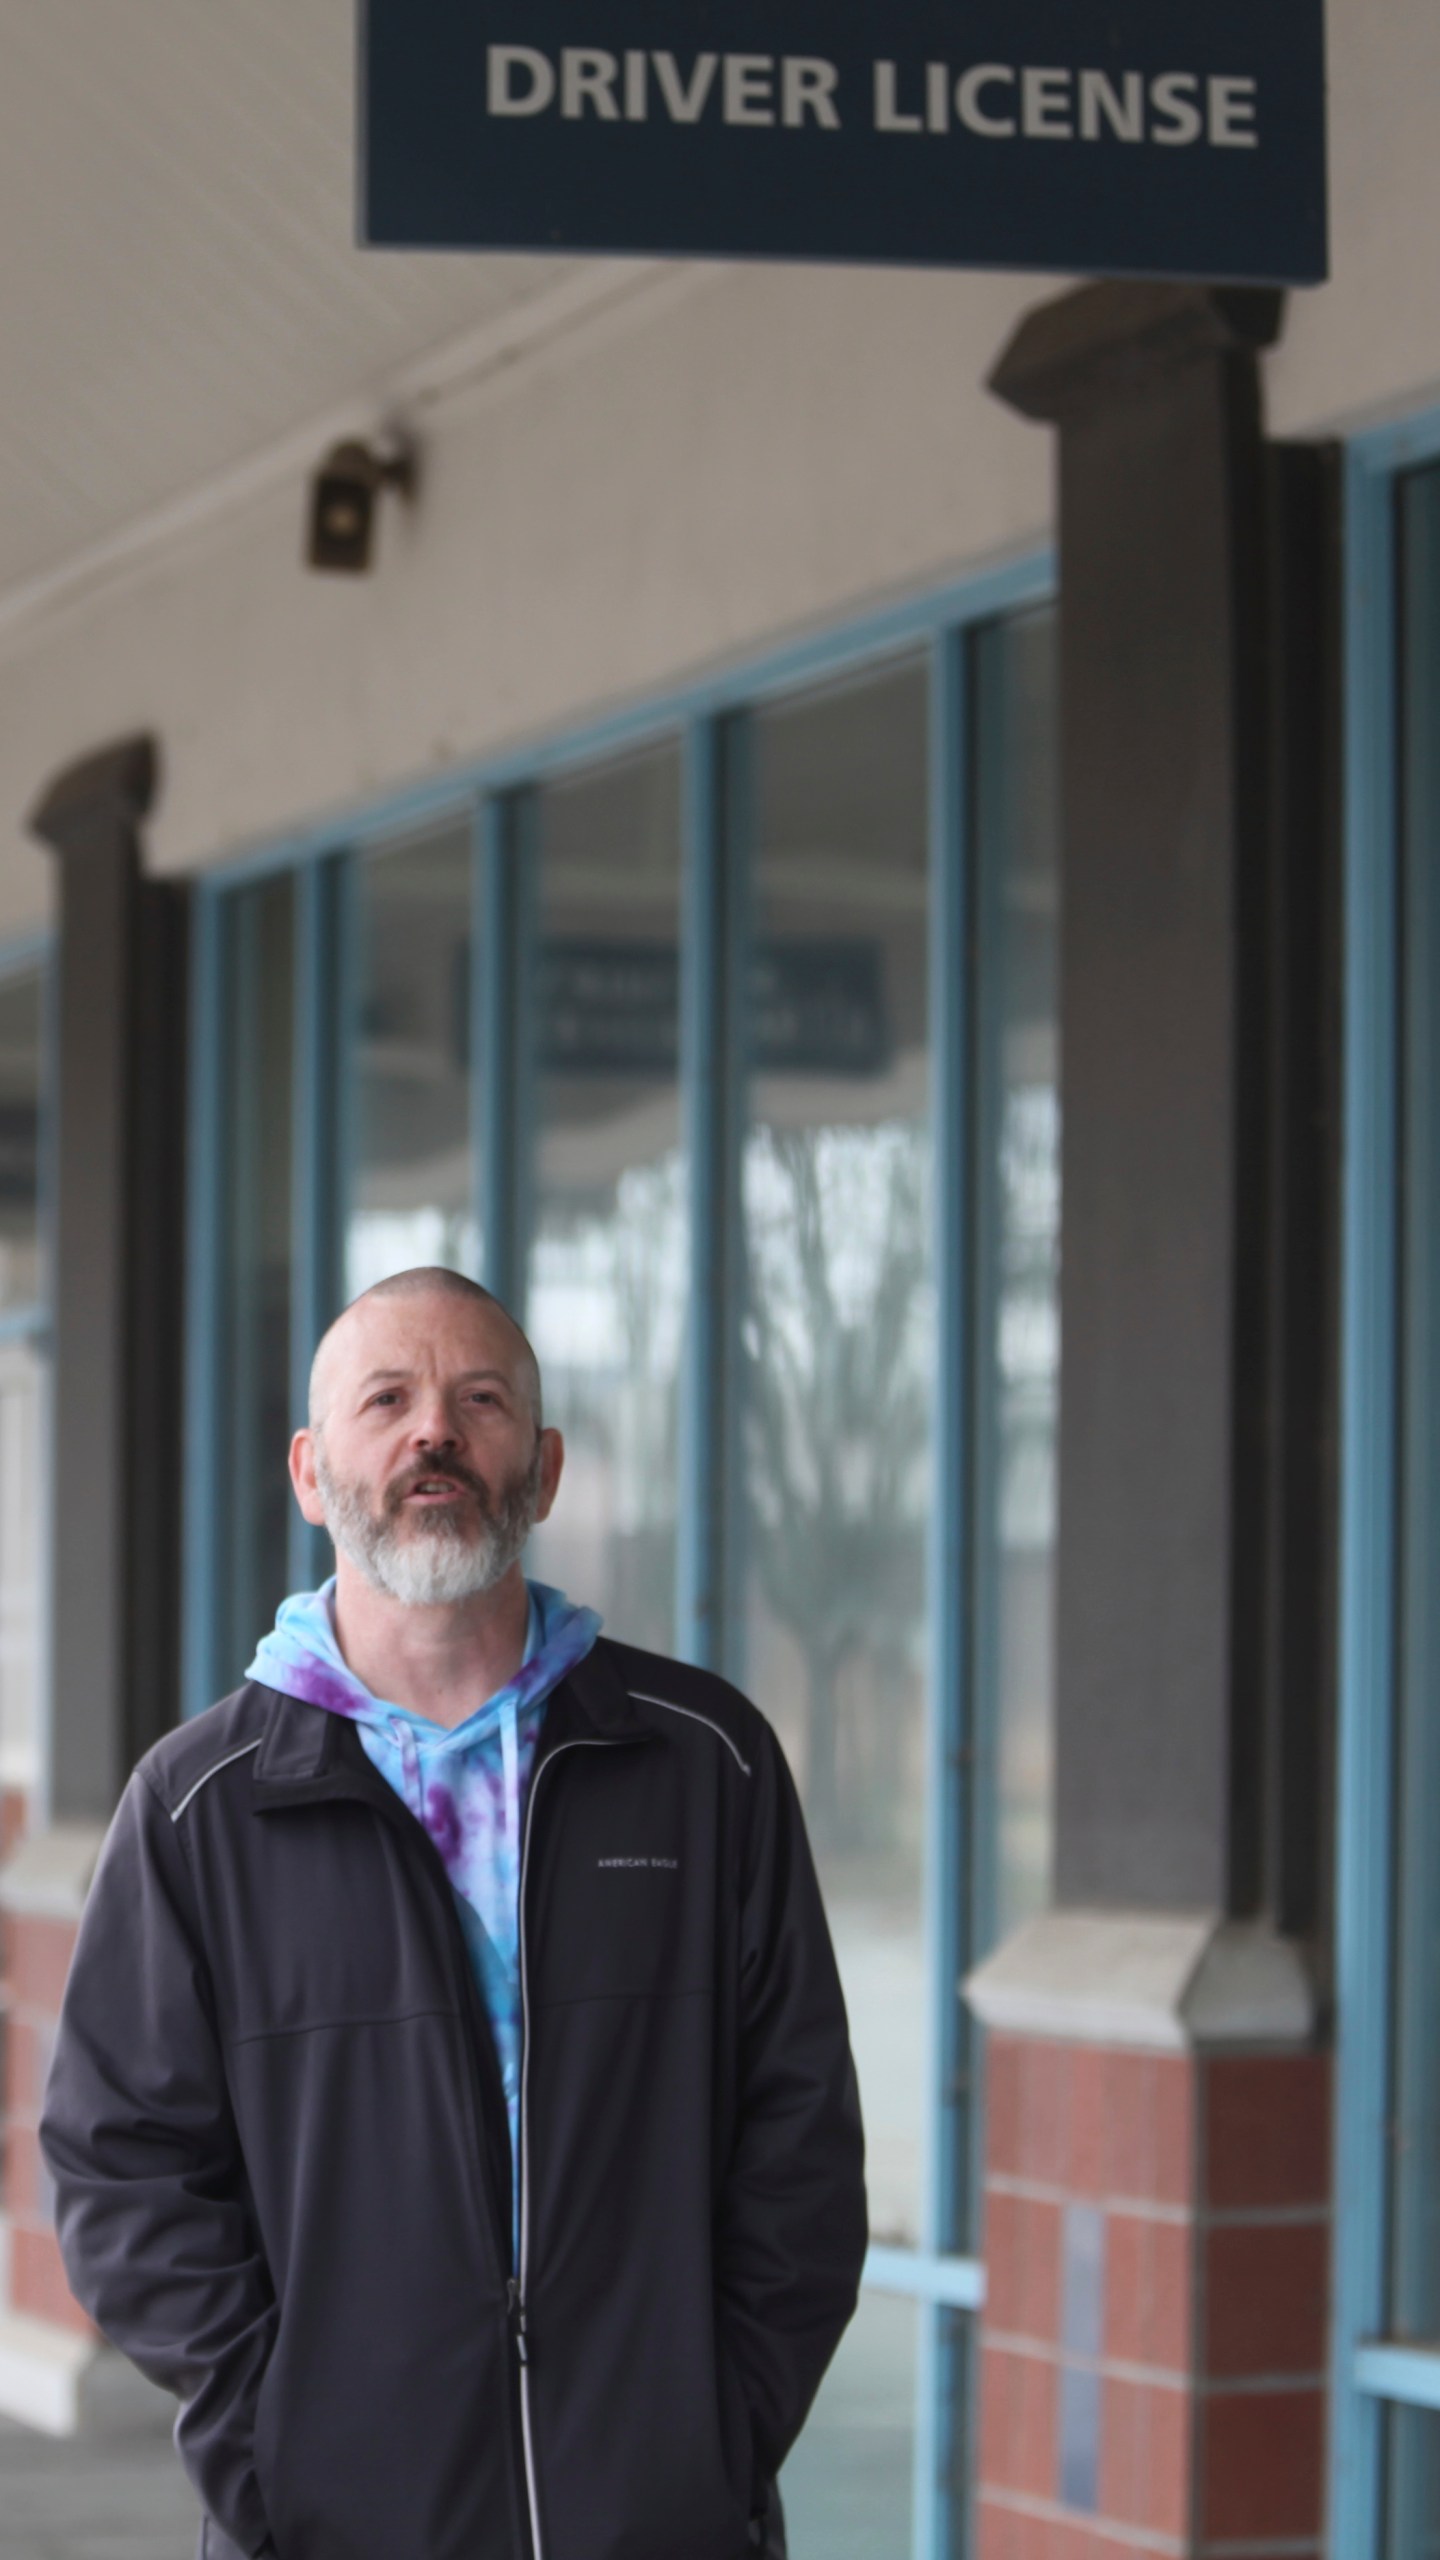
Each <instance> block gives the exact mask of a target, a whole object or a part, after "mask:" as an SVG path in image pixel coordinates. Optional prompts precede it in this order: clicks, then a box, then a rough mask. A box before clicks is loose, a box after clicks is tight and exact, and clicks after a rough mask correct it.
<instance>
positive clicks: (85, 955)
mask: <svg viewBox="0 0 1440 2560" xmlns="http://www.w3.org/2000/svg"><path fill="white" fill-rule="evenodd" d="M156 773H157V756H156V750H155V746H154V743H153V741H152V740H150V739H149V738H133V739H128V740H126V741H125V742H124V743H123V744H121V745H119V746H115V747H110V748H106V749H104V750H103V751H102V752H101V753H100V754H98V755H94V756H89V757H87V758H86V759H85V760H84V761H83V762H82V763H80V764H76V765H72V766H70V767H69V768H68V769H67V770H66V771H65V772H64V773H62V774H61V775H60V776H59V777H58V778H57V780H56V781H55V782H53V783H52V784H51V786H50V788H49V789H48V790H47V791H46V793H45V794H44V797H43V798H42V799H41V801H40V803H39V805H38V807H37V808H36V810H35V812H34V815H33V817H32V819H31V826H32V828H33V831H34V833H35V834H36V835H38V836H39V837H40V839H41V840H42V842H43V843H45V844H46V845H48V846H49V847H50V849H51V851H52V852H53V853H54V854H55V856H56V859H57V862H58V866H59V875H60V898H59V910H60V937H59V959H58V988H57V1013H58V1033H59V1036H58V1042H57V1050H58V1075H59V1093H58V1097H57V1104H58V1108H57V1122H58V1143H57V1144H56V1147H55V1149H54V1155H53V1162H54V1168H55V1177H54V1229H53V1232H54V1270H53V1278H52V1290H53V1309H54V1334H53V1340H54V1383H53V1390H52V1393H53V1445H54V1466H53V1483H54V1502H53V1522H54V1538H53V1553H54V1564H53V1578H52V1595H51V1605H52V1616H51V1639H50V1661H51V1681H52V1698H51V1708H50V1736H49V1745H50V1747H49V1810H50V1813H51V1815H52V1817H53V1818H54V1819H56V1820H59V1821H67V1822H73V1821H92V1822H93V1821H99V1822H103V1821H105V1820H106V1819H107V1818H108V1816H109V1814H110V1812H111V1811H112V1809H113V1807H114V1805H115V1802H116V1799H117V1797H118V1796H119V1793H120V1790H121V1788H122V1786H123V1785H124V1782H125V1779H126V1777H127V1776H128V1774H129V1771H130V1768H131V1766H132V1764H133V1762H134V1760H135V1758H136V1757H137V1756H138V1753H139V1752H140V1751H141V1750H142V1749H143V1748H144V1747H145V1745H146V1744H147V1743H148V1742H149V1741H151V1740H152V1739H154V1737H155V1736H156V1735H157V1734H158V1733H160V1732H163V1731H164V1729H165V1727H166V1726H167V1725H168V1724H169V1723H170V1722H172V1721H173V1717H174V1712H175V1661H176V1626H175V1620H176V1616H177V1612H178V1601H179V1591H178V1580H177V1555H176V1550H177V1528H178V1519H179V1495H178V1478H179V1455H180V1451H179V1439H178V1427H179V1387H180V1371H179V1344H180V1323H179V1317H180V1292H181V1286H182V1254H183V1224H182V1214H181V1203H182V1189H183V1134H182V1133H183V1108H184V1104H183V1085H184V1000H185V999H184V986H185V980H184V909H183V892H182V891H181V890H179V889H178V888H176V887H173V886H170V885H162V884H159V883H156V882H152V881H147V880H145V879H143V878H142V875H141V866H140V830H141V827H142V825H143V822H144V819H145V817H146V816H147V814H148V812H149V809H150V805H151V801H152V798H153V795H154V791H155V783H156Z"/></svg>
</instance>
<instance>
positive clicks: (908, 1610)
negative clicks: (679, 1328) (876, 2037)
mask: <svg viewBox="0 0 1440 2560" xmlns="http://www.w3.org/2000/svg"><path fill="white" fill-rule="evenodd" d="M925 1156H926V1151H925V1146H924V1140H923V1135H922V1133H921V1131H920V1130H919V1129H917V1128H915V1127H913V1126H907V1125H904V1124H893V1123H892V1124H891V1125H890V1126H888V1127H885V1128H881V1129H853V1128H852V1129H845V1128H831V1129H813V1128H812V1129H801V1130H785V1129H770V1130H767V1131H764V1132H762V1133H760V1134H758V1135H757V1136H756V1138H755V1139H754V1140H753V1141H752V1143H751V1146H750V1148H749V1149H748V1151H747V1157H746V1169H745V1172H746V1180H745V1190H746V1212H747V1220H746V1223H747V1231H748V1236H749V1251H750V1264H749V1275H748V1277H749V1294H748V1303H747V1309H746V1319H745V1336H744V1339H745V1362H746V1372H747V1379H746V1383H747V1390H748V1392H747V1398H746V1405H747V1447H746V1463H747V1469H748V1474H749V1488H750V1504H751V1520H752V1536H753V1548H754V1564H755V1569H756V1571H757V1573H758V1575H759V1579H760V1584H761V1588H762V1590H763V1592H764V1595H765V1599H766V1601H767V1603H768V1605H769V1608H770V1610H771V1611H772V1613H773V1615H774V1616H775V1617H776V1618H777V1619H778V1620H779V1622H780V1623H781V1624H782V1625H783V1626H784V1627H786V1628H787V1629H788V1630H789V1631H790V1633H791V1634H792V1635H793V1637H794V1639H795V1642H796V1644H797V1645H798V1647H799V1649H800V1652H801V1655H802V1657H803V1659H804V1663H805V1674H806V1706H805V1793H806V1809H807V1814H808V1817H809V1820H810V1822H811V1824H812V1827H813V1830H814V1833H815V1837H816V1843H817V1846H819V1847H822V1848H829V1849H831V1850H855V1849H860V1848H866V1847H875V1848H881V1847H884V1846H885V1845H887V1842H888V1835H889V1833H890V1831H891V1829H892V1828H893V1821H894V1814H895V1808H896V1805H897V1803H898V1801H899V1798H900V1794H901V1780H902V1775H903V1758H904V1751H903V1745H904V1733H903V1730H902V1719H903V1716H904V1713H905V1708H906V1703H907V1694H913V1676H912V1666H913V1662H914V1657H915V1652H916V1649H917V1642H918V1639H919V1636H920V1632H921V1627H922V1620H923V1609H924V1534H923V1523H924V1516H925V1508H926V1493H927V1487H928V1469H927V1461H928V1453H929V1430H928V1412H927V1404H928V1367H929V1364H928V1361H927V1357H926V1349H927V1343H928V1332H929V1321H928V1319H929V1249H928V1234H927V1223H928V1222H927V1216H926V1181H925ZM854 1674H858V1675H859V1676H858V1677H857V1676H850V1675H854Z"/></svg>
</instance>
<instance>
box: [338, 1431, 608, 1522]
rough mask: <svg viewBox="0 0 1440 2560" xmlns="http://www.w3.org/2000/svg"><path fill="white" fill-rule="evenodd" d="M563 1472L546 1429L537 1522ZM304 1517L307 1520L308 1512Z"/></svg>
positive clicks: (556, 1437)
mask: <svg viewBox="0 0 1440 2560" xmlns="http://www.w3.org/2000/svg"><path fill="white" fill-rule="evenodd" d="M564 1471H565V1443H564V1441H563V1440H562V1439H561V1437H560V1434H559V1432H558V1431H554V1430H551V1429H550V1428H548V1427H547V1428H546V1429H545V1430H544V1431H542V1432H541V1434H540V1493H539V1499H538V1500H537V1502H536V1505H535V1517H536V1519H537V1520H548V1519H549V1517H550V1514H551V1511H552V1509H553V1508H554V1503H555V1496H556V1494H557V1493H558V1492H559V1490H560V1478H561V1476H562V1475H563V1474H564ZM305 1517H306V1519H307V1520H308V1519H309V1517H310V1514H309V1512H308V1511H307V1512H306V1514H305Z"/></svg>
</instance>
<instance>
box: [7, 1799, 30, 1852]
mask: <svg viewBox="0 0 1440 2560" xmlns="http://www.w3.org/2000/svg"><path fill="white" fill-rule="evenodd" d="M29 1813H30V1799H29V1797H28V1796H25V1795H22V1793H21V1791H20V1789H19V1788H18V1787H0V1867H3V1866H4V1864H5V1861H6V1859H7V1858H8V1857H9V1855H10V1852H11V1850H12V1849H14V1848H18V1846H19V1843H20V1838H21V1835H22V1833H23V1832H24V1830H25V1828H26V1824H27V1822H28V1819H29Z"/></svg>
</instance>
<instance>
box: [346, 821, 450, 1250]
mask: <svg viewBox="0 0 1440 2560" xmlns="http://www.w3.org/2000/svg"><path fill="white" fill-rule="evenodd" d="M471 871H472V859H471V833H470V829H469V827H468V826H467V825H463V824H462V825H458V826H451V827H448V828H446V829H444V830H442V831H441V832H439V833H437V834H434V835H424V836H416V837H413V838H410V839H408V840H407V841H406V842H405V843H403V844H399V845H390V846H387V847H386V848H385V849H384V850H383V851H382V852H379V853H375V854H371V855H369V856H367V857H366V858H365V860H363V861H362V862H360V863H358V864H357V865H356V868H355V874H354V898H355V914H354V926H353V930H354V942H355V971H356V981H357V983H356V985H355V989H354V993H353V997H352V1013H351V1019H352V1026H353V1030H352V1037H353V1042H354V1050H353V1063H352V1068H351V1074H350V1080H349V1090H348V1093H347V1095H346V1096H345V1103H346V1104H347V1105H348V1108H349V1112H350V1113H351V1114H352V1115H353V1116H352V1118H351V1124H350V1134H351V1158H350V1204H349V1217H348V1221H347V1227H346V1252H345V1278H346V1288H345V1295H346V1297H347V1298H353V1297H358V1295H359V1293H360V1291H361V1290H362V1289H368V1288H369V1287H370V1286H371V1285H372V1283H373V1282H375V1281H376V1280H384V1279H387V1278H388V1277H389V1275H390V1274H391V1273H392V1272H394V1271H405V1270H409V1269H412V1268H413V1267H414V1266H415V1265H416V1264H417V1263H446V1264H448V1265H449V1266H450V1267H451V1268H452V1269H453V1270H456V1271H464V1272H468V1274H469V1275H470V1277H471V1278H472V1279H479V1277H480V1276H481V1275H480V1267H479V1250H480V1240H479V1232H478V1225H477V1220H476V1216H475V1210H474V1206H473V1188H474V1186H473V1170H472V1163H471V1132H470V979H471V971H470V930H471ZM342 1116H343V1113H342Z"/></svg>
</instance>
